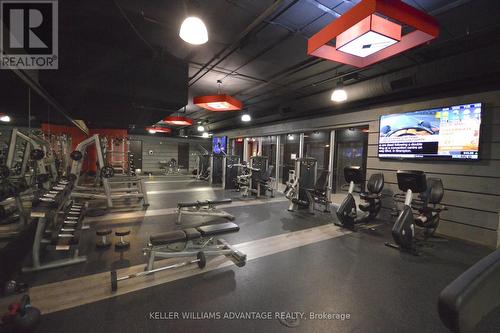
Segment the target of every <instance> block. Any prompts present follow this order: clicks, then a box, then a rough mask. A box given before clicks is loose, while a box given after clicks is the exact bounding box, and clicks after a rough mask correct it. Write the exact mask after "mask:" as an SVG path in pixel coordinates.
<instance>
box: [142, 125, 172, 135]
mask: <svg viewBox="0 0 500 333" xmlns="http://www.w3.org/2000/svg"><path fill="white" fill-rule="evenodd" d="M146 131H148V133H150V134H156V133H164V134H169V133H172V130H171V129H170V128H167V127H163V126H157V125H153V126H149V127H146Z"/></svg>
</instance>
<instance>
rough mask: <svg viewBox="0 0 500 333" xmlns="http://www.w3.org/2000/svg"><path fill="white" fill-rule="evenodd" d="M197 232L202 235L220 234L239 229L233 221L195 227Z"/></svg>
mask: <svg viewBox="0 0 500 333" xmlns="http://www.w3.org/2000/svg"><path fill="white" fill-rule="evenodd" d="M197 229H198V231H199V232H201V235H202V236H204V237H205V236H215V235H221V234H227V233H230V232H235V231H239V230H240V227H239V226H238V225H237V224H236V223H233V222H226V223H219V224H212V225H204V226H202V227H198V228H197Z"/></svg>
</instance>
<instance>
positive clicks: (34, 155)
mask: <svg viewBox="0 0 500 333" xmlns="http://www.w3.org/2000/svg"><path fill="white" fill-rule="evenodd" d="M44 157H45V153H44V152H43V150H41V149H33V150H32V151H31V152H30V158H31V159H32V160H35V161H40V160H42V159H43V158H44Z"/></svg>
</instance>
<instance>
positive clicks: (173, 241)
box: [111, 222, 247, 291]
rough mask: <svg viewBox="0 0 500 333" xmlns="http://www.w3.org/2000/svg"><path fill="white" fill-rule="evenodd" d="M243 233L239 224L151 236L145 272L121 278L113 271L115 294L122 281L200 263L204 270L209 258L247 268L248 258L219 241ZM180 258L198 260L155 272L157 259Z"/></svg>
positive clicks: (228, 223) (112, 287)
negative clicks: (238, 232) (231, 262)
mask: <svg viewBox="0 0 500 333" xmlns="http://www.w3.org/2000/svg"><path fill="white" fill-rule="evenodd" d="M239 230H240V227H239V226H238V225H237V224H235V223H232V222H226V223H220V224H212V225H205V226H201V227H197V228H188V229H183V230H176V231H170V232H166V233H162V234H157V235H153V236H150V238H149V244H148V245H147V247H146V248H145V249H144V252H145V255H146V256H147V258H148V259H147V260H148V262H147V265H146V267H145V269H144V271H143V272H140V273H136V274H131V275H127V276H123V277H118V276H117V273H116V271H111V290H112V291H116V290H118V281H122V280H126V279H130V278H134V277H139V276H146V275H151V274H154V273H156V272H159V271H164V270H168V269H173V268H179V267H183V266H187V265H190V264H194V263H197V264H198V267H199V268H204V267H205V265H206V256H219V255H225V256H226V257H228V258H230V259H231V260H232V261H233V262H234V263H235V265H236V266H238V267H243V266H245V264H246V258H247V256H246V254H244V253H242V252H240V251H239V250H237V249H235V248H234V247H232V246H231V245H230V244H228V243H227V242H226V241H225V240H223V239H220V238H219V239H218V238H217V237H218V236H220V235H223V234H227V233H232V232H237V231H239ZM177 257H196V259H193V260H190V261H185V262H181V263H177V264H173V265H170V266H164V267H158V268H154V262H155V260H156V259H157V258H162V259H166V258H177Z"/></svg>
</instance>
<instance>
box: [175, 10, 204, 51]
mask: <svg viewBox="0 0 500 333" xmlns="http://www.w3.org/2000/svg"><path fill="white" fill-rule="evenodd" d="M179 37H181V38H182V40H183V41H185V42H187V43H189V44H193V45H201V44H205V43H206V42H208V31H207V27H206V26H205V23H204V22H203V21H202V20H201V19H199V18H198V17H194V16H190V17H187V18H186V19H185V20H184V22H182V24H181V29H180V31H179Z"/></svg>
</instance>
